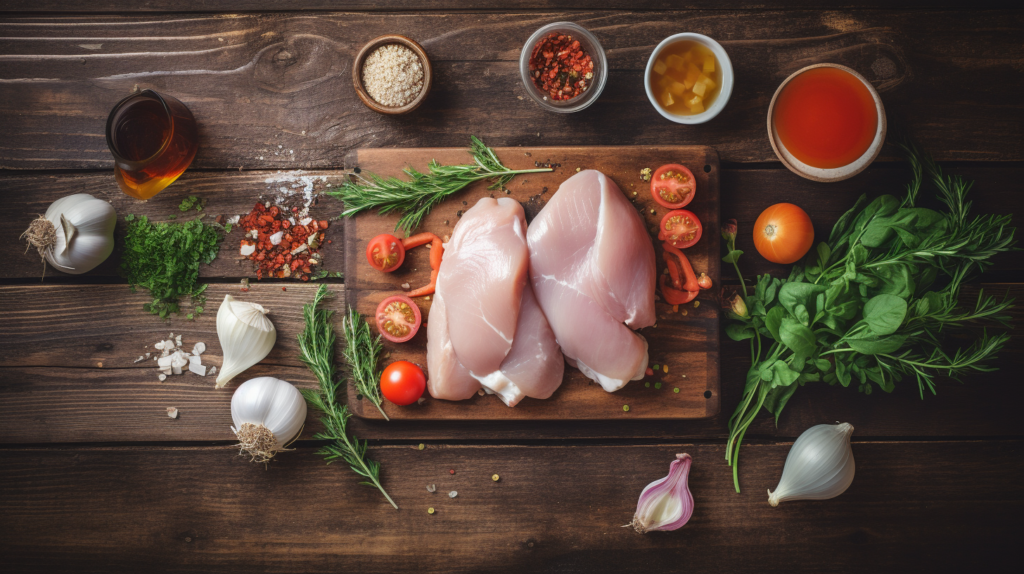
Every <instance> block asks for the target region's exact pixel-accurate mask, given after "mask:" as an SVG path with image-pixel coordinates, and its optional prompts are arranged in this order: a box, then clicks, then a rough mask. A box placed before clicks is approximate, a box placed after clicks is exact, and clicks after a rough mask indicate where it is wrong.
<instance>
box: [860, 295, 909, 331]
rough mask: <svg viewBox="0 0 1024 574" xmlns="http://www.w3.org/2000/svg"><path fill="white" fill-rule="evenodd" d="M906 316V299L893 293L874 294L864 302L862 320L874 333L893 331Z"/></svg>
mask: <svg viewBox="0 0 1024 574" xmlns="http://www.w3.org/2000/svg"><path fill="white" fill-rule="evenodd" d="M906 316H907V301H906V300H905V299H901V298H899V297H897V296H895V295H887V294H882V295H876V296H874V297H872V298H871V299H868V301H867V303H864V322H865V323H867V326H868V328H869V329H871V332H872V333H874V334H876V335H888V334H890V333H895V332H896V329H899V328H900V325H902V324H903V318H904V317H906Z"/></svg>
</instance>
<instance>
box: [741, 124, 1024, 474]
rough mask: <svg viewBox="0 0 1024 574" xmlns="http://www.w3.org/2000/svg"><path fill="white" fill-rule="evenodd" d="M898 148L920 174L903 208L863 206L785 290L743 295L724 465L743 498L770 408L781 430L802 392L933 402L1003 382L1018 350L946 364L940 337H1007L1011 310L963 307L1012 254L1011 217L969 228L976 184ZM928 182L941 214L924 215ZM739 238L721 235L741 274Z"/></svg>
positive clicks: (990, 305)
mask: <svg viewBox="0 0 1024 574" xmlns="http://www.w3.org/2000/svg"><path fill="white" fill-rule="evenodd" d="M897 145H898V146H899V147H900V148H901V149H902V150H903V151H904V152H905V153H906V155H907V158H908V160H909V162H910V166H911V169H912V171H913V179H912V180H911V182H910V184H909V185H908V186H907V192H906V195H904V197H903V198H902V200H901V199H897V198H896V197H893V196H891V195H883V196H881V197H878V198H876V199H875V200H873V201H870V202H868V200H867V198H866V196H861V197H860V199H858V200H857V202H856V203H855V204H854V206H853V208H852V209H850V210H849V211H848V212H846V214H844V215H843V216H842V217H841V218H840V219H839V221H838V222H837V223H836V225H835V227H834V228H833V229H832V233H831V235H830V236H829V239H828V241H827V242H823V243H819V244H818V246H817V249H816V250H812V251H811V252H810V253H809V254H808V255H807V256H806V257H805V258H804V260H803V261H802V262H801V263H800V264H797V265H794V266H793V268H792V271H791V273H790V275H789V277H788V278H786V279H780V278H776V277H771V276H769V275H762V276H760V277H758V278H757V283H756V286H755V287H754V289H753V294H752V295H748V293H747V288H746V285H744V286H743V293H744V297H743V298H742V299H740V298H739V296H738V295H737V296H736V297H737V298H736V299H734V300H733V303H732V306H731V311H729V313H728V315H729V317H730V318H731V319H732V321H731V322H730V324H729V325H727V327H726V333H727V334H728V336H729V337H730V338H731V339H733V340H736V341H741V340H747V339H749V340H750V341H751V349H750V352H751V363H752V364H751V367H750V370H749V371H748V372H747V376H746V385H745V388H744V390H743V397H742V399H741V401H740V404H739V405H738V406H737V408H736V411H735V413H733V415H732V417H731V418H730V419H729V441H728V444H727V446H726V461H727V462H728V463H729V464H730V465H732V467H733V482H734V484H735V487H736V491H737V492H739V490H740V488H739V476H738V468H739V449H740V444H741V443H742V441H743V436H744V434H745V433H746V431H747V429H748V428H749V427H750V424H751V423H752V422H753V421H754V419H755V417H756V416H757V415H758V413H759V412H760V411H761V409H762V408H764V409H766V410H767V411H768V412H769V413H771V414H773V415H774V416H775V420H776V423H777V422H778V418H779V415H780V414H781V413H782V410H783V408H784V407H785V406H786V403H787V402H788V401H789V400H790V398H791V397H792V396H793V393H794V392H796V389H797V388H798V387H800V386H803V385H805V384H806V383H810V382H817V381H823V382H825V383H828V384H829V385H836V384H839V385H841V386H843V387H849V386H851V385H852V386H856V387H857V388H858V389H859V390H860V391H861V392H864V393H866V394H871V392H872V390H873V389H874V388H875V387H877V388H878V389H881V390H882V391H885V392H887V393H889V392H892V391H893V389H894V388H895V386H896V384H897V383H899V382H900V381H902V380H903V379H904V378H909V379H911V380H914V381H915V382H916V383H917V386H918V388H919V392H920V394H921V398H924V394H925V391H928V392H929V393H932V394H934V393H935V378H936V377H937V376H945V377H949V378H952V379H956V380H959V379H960V377H962V376H963V375H965V374H967V373H969V372H972V371H974V372H979V371H980V372H985V371H991V370H994V369H993V368H992V367H991V366H990V363H991V361H992V359H994V358H995V355H996V353H997V352H998V351H999V350H1000V349H1002V348H1003V346H1004V345H1005V344H1006V342H1007V341H1008V340H1009V335H1008V334H1007V333H1005V332H1001V333H999V334H996V335H992V334H990V333H989V332H988V331H987V330H983V331H982V332H980V333H978V334H977V337H976V339H975V341H974V343H973V344H971V345H969V346H968V347H966V348H957V349H956V350H954V351H952V352H949V351H947V350H946V349H945V348H944V337H943V336H944V335H946V334H948V333H949V332H951V331H953V330H955V329H960V328H964V327H967V326H968V325H973V324H978V323H983V322H988V323H990V324H995V325H1002V326H1008V320H1009V316H1008V314H1007V312H1008V310H1009V309H1010V308H1011V307H1012V305H1013V301H1012V300H1011V299H1007V298H996V297H992V296H990V295H986V294H985V293H984V291H980V292H979V293H978V298H977V301H976V302H975V304H974V306H973V308H966V309H965V308H961V307H960V306H959V297H960V290H961V287H962V286H963V284H964V282H965V281H967V280H969V279H971V278H973V277H975V276H976V275H977V274H978V273H980V272H982V271H984V270H985V269H986V268H988V267H989V266H991V265H992V261H991V259H992V257H993V256H995V255H997V254H999V253H1003V252H1006V251H1011V250H1015V247H1014V246H1015V244H1016V241H1015V239H1014V232H1015V229H1014V228H1013V227H1011V226H1010V220H1011V216H1010V215H980V216H978V215H975V216H972V215H971V214H970V211H971V202H970V201H967V193H968V192H969V191H970V189H971V185H972V182H969V181H965V180H963V179H962V178H960V177H951V176H946V175H944V174H943V173H942V170H941V169H940V168H939V166H938V165H936V164H935V162H934V161H932V159H931V158H930V157H928V156H927V155H925V154H923V153H922V152H920V151H919V150H918V149H917V148H916V147H915V146H914V145H913V144H911V143H900V144H897ZM925 174H927V176H928V178H929V179H930V181H931V183H932V184H933V185H934V186H935V187H936V189H937V191H938V194H937V199H938V201H939V203H940V204H941V205H942V207H943V208H942V209H941V210H940V211H936V210H932V209H928V208H924V207H918V206H917V200H918V192H919V191H920V188H921V185H922V183H923V181H924V179H925ZM734 233H735V231H734V230H733V231H732V237H730V234H729V233H728V232H727V231H726V230H723V235H724V236H725V238H726V241H727V244H728V248H729V250H730V251H729V254H728V255H726V257H725V258H724V260H725V261H726V262H730V263H733V264H735V263H736V260H737V259H738V258H739V255H740V254H742V252H738V251H736V250H735V244H734V243H733V242H732V241H733V240H734V239H733V237H734ZM738 272H739V270H738V268H737V273H738ZM741 280H742V278H741Z"/></svg>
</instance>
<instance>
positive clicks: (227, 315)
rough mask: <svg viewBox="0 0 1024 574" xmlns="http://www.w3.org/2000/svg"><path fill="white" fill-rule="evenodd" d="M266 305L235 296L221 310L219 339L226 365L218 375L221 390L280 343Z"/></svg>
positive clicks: (219, 311)
mask: <svg viewBox="0 0 1024 574" xmlns="http://www.w3.org/2000/svg"><path fill="white" fill-rule="evenodd" d="M267 313H269V311H267V310H266V309H264V308H263V306H262V305H257V304H255V303H247V302H245V301H235V298H234V297H232V296H231V295H225V296H224V302H223V303H221V304H220V309H218V310H217V337H218V338H219V339H220V346H221V349H222V350H223V351H224V364H223V365H222V366H221V368H220V374H219V375H217V388H218V389H220V388H223V387H224V385H226V384H228V381H230V380H231V379H233V378H235V376H236V375H238V374H239V373H241V372H242V371H244V370H246V369H248V368H249V367H251V366H253V365H255V364H256V363H258V362H260V361H262V360H263V358H264V357H266V356H267V355H268V354H269V353H270V350H271V349H273V348H274V343H275V342H276V341H277V329H275V328H274V324H273V323H271V322H270V319H268V318H267Z"/></svg>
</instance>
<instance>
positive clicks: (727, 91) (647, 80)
mask: <svg viewBox="0 0 1024 574" xmlns="http://www.w3.org/2000/svg"><path fill="white" fill-rule="evenodd" d="M683 40H690V41H693V42H697V43H698V44H701V45H703V46H705V47H706V48H708V49H709V50H711V51H712V52H713V53H714V54H715V59H716V60H718V65H719V66H721V68H722V91H721V92H719V94H718V98H716V99H715V102H714V103H713V104H711V107H709V108H708V109H706V110H704V111H703V112H701V113H699V114H693V115H690V116H681V115H677V114H673V113H672V112H669V111H666V110H665V108H663V107H661V104H659V103H658V100H657V98H655V97H654V93H653V92H651V74H652V73H653V71H654V62H655V61H657V59H658V55H659V54H661V51H662V50H664V49H665V47H666V46H668V45H669V44H675V43H676V42H680V41H683ZM732 84H733V73H732V60H730V59H729V54H727V53H726V52H725V48H723V47H722V45H721V44H719V43H718V42H716V41H714V40H712V39H711V38H708V37H707V36H705V35H703V34H695V33H693V32H684V33H682V34H674V35H672V36H669V37H668V38H665V39H664V40H662V41H661V43H660V44H658V45H657V47H655V48H654V51H653V52H651V57H650V58H648V59H647V70H646V71H645V72H644V89H645V90H647V99H648V100H651V105H652V106H654V109H656V110H658V113H659V114H661V115H662V116H664V117H665V119H667V120H669V121H673V122H675V123H677V124H702V123H704V122H706V121H708V120H710V119H711V118H713V117H715V116H717V115H718V114H719V113H721V111H722V109H724V108H725V104H727V103H729V96H731V95H732Z"/></svg>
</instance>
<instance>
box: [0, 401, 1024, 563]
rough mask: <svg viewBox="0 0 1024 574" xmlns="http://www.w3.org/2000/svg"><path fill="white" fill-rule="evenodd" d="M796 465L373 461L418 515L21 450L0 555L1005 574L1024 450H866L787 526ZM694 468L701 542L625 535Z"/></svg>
mask: <svg viewBox="0 0 1024 574" xmlns="http://www.w3.org/2000/svg"><path fill="white" fill-rule="evenodd" d="M181 422H183V421H174V420H170V419H167V417H164V420H163V421H161V422H160V423H159V424H164V425H176V424H181ZM854 436H855V438H856V436H857V435H856V434H855V435H854ZM789 446H790V445H789V444H772V445H746V446H744V453H743V459H742V461H743V467H742V477H743V485H744V486H745V488H744V492H743V493H742V494H736V493H735V492H734V491H733V488H732V480H731V472H730V469H729V467H727V466H726V465H725V463H724V461H723V460H722V459H723V452H724V448H723V447H722V446H721V445H693V444H679V443H675V444H669V445H659V446H561V447H559V446H546V447H495V446H484V447H449V446H438V447H428V448H427V449H426V450H424V451H419V450H417V449H416V448H415V447H414V446H412V447H409V446H406V447H390V448H375V449H372V450H371V451H370V454H371V456H372V457H374V458H375V459H377V460H379V461H381V463H382V464H383V469H384V471H383V482H384V485H385V487H386V488H387V490H388V492H389V494H391V495H392V497H393V498H394V499H395V500H396V501H397V503H398V505H399V506H400V508H401V509H400V510H398V511H395V510H393V509H392V508H391V507H390V506H389V505H388V504H387V502H386V501H385V500H384V499H383V497H382V496H381V495H380V494H379V493H378V492H377V491H376V490H373V489H370V488H367V487H364V486H359V485H357V484H356V482H357V481H356V477H355V476H354V475H353V474H352V473H351V472H350V471H349V470H348V469H346V468H344V467H343V466H342V465H340V464H335V465H330V466H328V465H325V464H324V463H323V461H322V460H321V459H320V457H318V456H317V455H316V454H314V452H313V451H314V449H312V448H305V447H303V448H299V449H297V450H295V451H294V452H290V453H285V454H283V455H281V456H280V457H279V458H280V460H279V461H277V462H274V463H273V464H271V466H270V468H269V470H264V469H263V468H262V467H260V466H255V465H252V464H251V463H249V462H247V461H246V460H245V459H244V458H242V457H239V456H237V455H236V453H235V452H233V450H232V449H231V448H230V447H223V448H162V447H147V448H97V449H75V450H36V449H19V450H5V451H0V461H2V464H0V483H2V484H3V485H4V488H3V489H0V514H2V515H3V516H4V518H5V519H4V521H3V527H2V532H3V536H2V537H0V550H2V551H3V553H4V557H5V566H6V567H7V568H8V569H13V570H10V571H19V572H20V571H33V572H38V571H43V570H46V571H55V572H56V571H74V572H99V571H102V572H105V573H110V572H140V571H146V570H160V571H164V570H168V569H170V570H174V571H180V572H199V571H201V572H257V571H258V572H263V571H271V570H281V569H287V570H290V571H302V572H321V571H323V572H336V571H339V570H344V571H351V572H388V573H390V572H405V571H415V572H499V571H517V572H640V573H647V572H672V571H678V570H679V569H680V568H684V569H685V570H686V571H695V572H698V571H721V570H723V569H724V570H727V571H729V572H759V573H763V572H786V573H790V572H815V573H819V572H876V571H898V572H910V571H913V572H918V571H922V572H928V571H966V570H970V571H1001V570H1003V569H1004V568H1001V566H1002V565H1003V564H1004V561H1005V560H1007V559H1009V557H1010V555H1011V553H1012V552H1013V551H1012V549H1013V548H1014V547H1015V543H1016V541H1017V538H1018V534H1019V522H1020V514H1021V512H1022V511H1024V496H1022V494H1021V490H1020V488H1019V485H1018V477H1019V476H1020V473H1021V472H1024V443H1022V442H1021V441H1017V440H1012V441H994V442H920V443H902V442H898V443H887V442H882V443H877V442H857V443H855V444H854V445H853V451H854V456H855V457H856V461H857V475H856V478H855V480H854V481H853V484H852V485H851V486H850V488H849V490H847V491H846V492H845V493H844V494H842V495H841V496H839V497H838V498H835V499H833V500H829V501H818V502H807V501H804V502H791V503H783V504H782V505H781V506H780V507H778V508H771V507H769V506H768V505H767V504H766V501H765V498H766V494H765V489H766V488H774V487H775V484H776V482H777V480H778V478H779V476H780V474H781V471H782V467H783V463H784V461H785V458H786V453H787V451H788V449H789ZM677 452H687V453H689V454H690V455H691V456H693V459H694V463H693V469H692V472H691V475H690V488H691V491H692V492H693V496H694V501H695V511H694V514H693V518H692V519H691V520H690V522H689V524H687V525H686V526H684V527H683V529H682V530H679V531H676V532H671V533H653V534H648V535H646V536H644V535H640V534H637V533H636V532H634V531H633V530H632V529H629V528H622V527H621V526H622V525H623V524H626V523H627V522H629V520H630V519H631V517H632V515H633V512H634V510H635V507H636V500H637V497H638V495H639V493H640V491H641V490H642V489H643V487H644V486H645V485H646V484H647V483H648V482H650V481H652V480H655V479H657V478H660V477H662V476H664V475H665V473H666V471H667V469H668V464H669V462H670V461H671V460H672V459H673V455H674V454H675V453H677ZM951 461H955V463H951ZM448 469H455V470H456V474H454V475H451V474H449V472H448ZM494 473H497V474H499V475H500V477H501V480H500V481H499V482H493V481H492V480H491V475H492V474H494ZM427 484H436V485H437V492H436V493H429V492H427V490H426V488H425V486H426V485H427ZM451 490H456V491H458V497H457V498H454V499H451V498H449V497H448V495H447V493H448V492H449V491H451ZM428 507H433V508H434V509H435V510H436V513H435V514H434V515H429V514H427V512H426V510H427V508H428Z"/></svg>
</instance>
